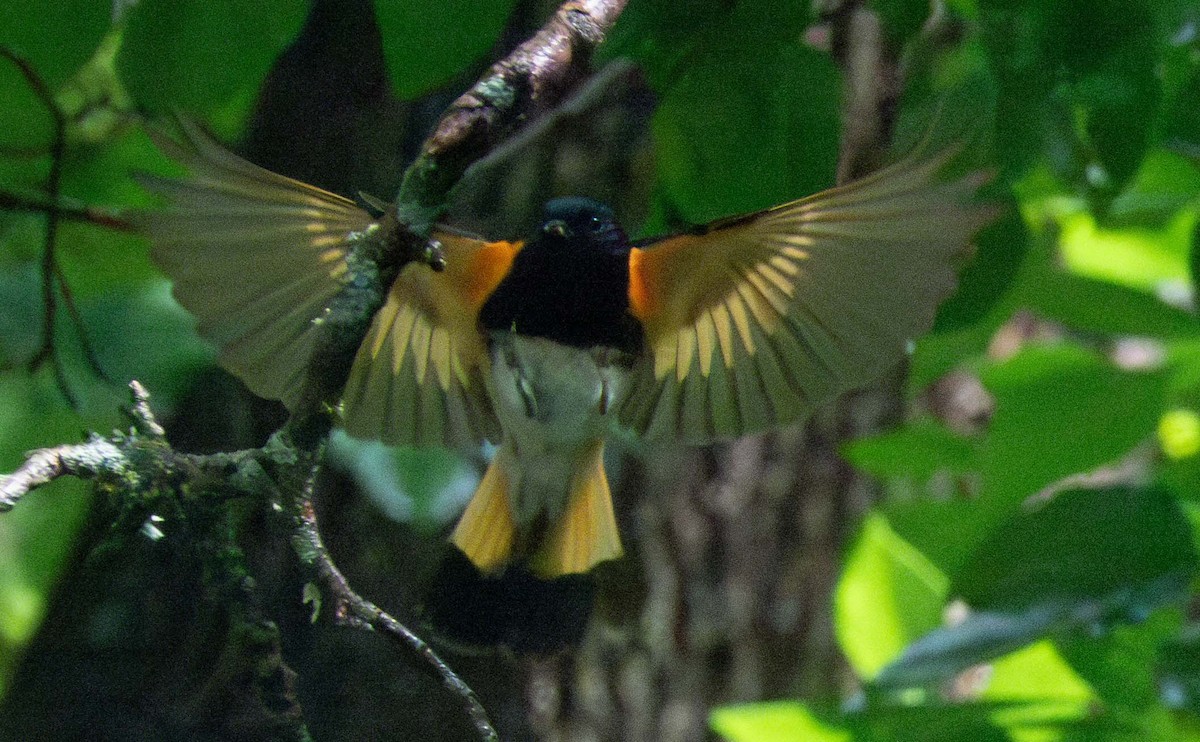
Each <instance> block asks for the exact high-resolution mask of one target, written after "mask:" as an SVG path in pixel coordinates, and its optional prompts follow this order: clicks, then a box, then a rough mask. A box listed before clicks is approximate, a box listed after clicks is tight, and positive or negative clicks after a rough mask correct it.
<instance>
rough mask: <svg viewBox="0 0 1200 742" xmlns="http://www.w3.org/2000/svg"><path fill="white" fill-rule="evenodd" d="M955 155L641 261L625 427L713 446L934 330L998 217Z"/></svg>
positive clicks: (659, 245)
mask: <svg viewBox="0 0 1200 742" xmlns="http://www.w3.org/2000/svg"><path fill="white" fill-rule="evenodd" d="M956 154H957V149H955V148H951V149H949V150H946V151H943V152H941V153H938V154H936V155H933V156H931V157H925V156H923V155H920V154H918V155H916V156H914V157H911V158H909V159H907V160H905V161H902V162H900V163H898V164H896V165H893V166H891V167H888V168H885V169H883V170H881V171H879V172H877V173H874V174H872V175H869V176H867V177H865V178H863V179H861V180H859V181H856V182H853V183H849V184H846V185H844V186H839V187H837V188H832V189H830V190H827V191H824V192H822V193H819V194H816V195H814V196H810V197H808V198H804V199H800V200H798V201H793V202H791V203H787V204H783V205H781V206H777V207H774V208H772V209H768V210H766V211H763V212H760V213H758V214H755V215H752V216H748V217H737V218H733V219H728V220H723V221H721V222H718V223H716V224H714V225H711V226H710V227H709V228H707V229H706V230H703V231H702V232H700V233H699V234H688V235H679V236H675V237H668V238H665V239H662V240H659V241H657V242H654V243H651V244H649V245H647V246H646V247H644V248H635V249H634V250H633V253H632V254H631V256H630V289H629V300H630V307H631V311H632V313H633V314H634V316H636V317H637V318H638V320H640V321H641V322H642V325H643V327H644V329H645V333H646V347H647V352H646V353H645V354H644V356H643V357H642V358H641V359H639V361H638V362H637V364H636V366H635V368H634V370H633V375H632V378H631V381H630V383H629V385H628V386H627V390H628V391H627V393H626V395H625V397H624V398H623V400H622V401H621V402H620V406H619V410H618V414H619V415H620V419H621V421H622V423H623V424H624V425H626V426H628V427H630V428H631V429H633V430H634V431H635V432H637V433H639V434H641V435H643V436H645V437H647V438H651V439H654V438H670V439H682V440H685V441H690V442H704V441H708V440H712V439H714V438H722V437H731V436H737V435H744V434H747V433H754V432H758V431H761V430H764V429H766V428H768V427H772V426H776V425H783V424H787V423H791V422H795V421H797V420H800V419H801V418H802V417H803V416H804V415H805V414H806V413H807V412H808V411H809V410H810V409H811V408H812V407H813V406H814V405H816V404H819V403H820V402H821V401H823V400H826V399H828V398H830V397H832V396H834V395H836V394H839V393H841V392H843V391H846V390H848V389H851V388H853V387H855V386H859V385H861V384H863V383H865V382H867V381H869V380H870V379H872V378H874V377H875V376H877V375H879V374H880V373H882V372H883V370H884V369H885V368H886V367H887V366H888V365H889V364H892V363H895V361H896V360H897V359H898V358H899V357H900V356H901V355H903V353H904V351H905V347H906V345H907V343H908V342H909V341H910V340H911V339H913V338H915V337H916V336H917V335H919V334H921V333H923V332H925V331H927V330H928V329H929V327H930V326H931V324H932V322H933V317H934V312H935V310H936V308H937V305H938V304H939V303H940V302H941V300H942V299H944V298H945V297H946V296H948V295H949V294H950V293H951V292H952V291H953V289H954V286H955V279H956V269H957V267H958V265H959V264H960V262H961V261H962V259H963V258H964V257H965V256H966V255H967V253H968V251H969V242H970V240H971V238H972V236H973V235H974V233H975V232H976V231H977V230H978V229H979V228H980V227H982V226H983V225H984V224H986V223H987V222H988V221H990V220H991V219H992V218H993V217H994V215H995V209H994V208H992V207H990V206H982V205H974V204H972V203H971V199H972V197H973V195H974V193H975V191H976V190H977V189H978V187H979V185H980V184H981V183H982V182H983V180H982V177H981V176H980V175H978V174H975V175H970V176H967V177H965V178H960V179H957V180H949V181H946V182H941V181H940V180H939V174H940V173H941V172H942V170H943V169H944V168H945V166H946V165H947V163H948V162H949V161H950V160H951V159H952V158H953V157H954V156H955V155H956Z"/></svg>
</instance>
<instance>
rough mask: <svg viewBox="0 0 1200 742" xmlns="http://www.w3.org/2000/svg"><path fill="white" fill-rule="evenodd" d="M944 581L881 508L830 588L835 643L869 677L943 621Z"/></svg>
mask: <svg viewBox="0 0 1200 742" xmlns="http://www.w3.org/2000/svg"><path fill="white" fill-rule="evenodd" d="M947 584H948V581H947V579H946V577H945V575H943V574H942V573H941V572H940V571H939V570H938V569H937V567H935V566H934V565H933V564H931V563H930V562H929V560H928V559H926V558H925V556H924V555H922V554H921V553H920V552H919V551H917V550H916V549H914V548H913V547H912V545H911V544H909V543H907V542H906V541H904V540H903V539H902V538H900V537H899V536H897V535H896V533H895V532H894V531H893V530H892V529H891V528H890V527H889V526H888V523H887V520H886V519H885V518H884V517H883V515H881V514H879V513H871V514H870V515H868V516H867V519H866V521H865V522H864V523H863V527H862V531H861V532H860V533H859V535H858V539H857V540H856V541H855V543H854V546H852V547H851V549H850V553H849V555H848V556H847V558H846V566H845V568H844V570H843V571H842V575H841V577H840V578H839V580H838V584H837V588H836V589H835V591H834V599H833V600H834V626H835V630H836V632H837V637H838V644H839V645H840V646H841V648H842V651H843V652H845V653H846V658H847V659H848V660H849V661H850V665H851V666H852V667H853V668H854V670H855V672H856V673H858V675H859V676H860V677H864V678H870V677H872V676H874V675H875V673H877V672H878V671H879V669H880V668H881V667H883V666H884V665H885V664H886V663H887V662H888V661H889V660H891V659H892V658H893V657H895V656H896V655H897V654H898V653H899V652H900V651H901V650H902V649H903V648H904V647H905V645H907V644H908V643H909V642H911V641H912V640H913V639H915V638H916V637H918V636H920V635H921V634H923V633H924V632H926V631H929V630H930V629H932V628H934V627H936V626H937V625H938V624H939V623H941V617H942V604H943V602H944V601H945V597H946V587H947Z"/></svg>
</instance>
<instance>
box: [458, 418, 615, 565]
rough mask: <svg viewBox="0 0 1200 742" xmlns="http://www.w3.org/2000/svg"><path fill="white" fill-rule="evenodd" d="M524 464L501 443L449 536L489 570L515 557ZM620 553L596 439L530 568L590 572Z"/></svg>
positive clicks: (582, 455)
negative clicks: (517, 499)
mask: <svg viewBox="0 0 1200 742" xmlns="http://www.w3.org/2000/svg"><path fill="white" fill-rule="evenodd" d="M524 465H525V464H524V463H523V462H522V461H521V460H520V459H518V457H517V456H516V453H515V451H514V450H513V448H512V447H511V445H510V444H509V443H507V442H506V443H505V444H504V445H502V446H501V447H500V449H499V450H498V451H497V452H496V456H495V457H494V458H493V459H492V463H491V465H490V466H488V470H487V473H485V474H484V476H483V480H482V481H481V482H480V483H479V489H477V490H476V492H475V496H474V497H473V498H472V499H471V502H470V504H468V505H467V509H466V511H465V512H464V513H463V515H462V518H461V519H460V520H459V521H458V525H457V526H456V527H455V529H454V533H453V535H452V536H451V537H450V540H451V542H453V544H454V545H455V546H457V547H458V548H459V550H461V551H462V552H463V553H464V554H466V556H467V558H468V559H470V560H471V563H472V564H474V565H475V567H476V568H477V569H479V571H480V572H483V573H484V574H490V573H495V572H498V571H500V570H501V569H502V568H504V567H505V566H506V565H507V564H508V563H509V562H511V561H513V559H514V558H515V556H516V554H514V546H515V544H516V543H517V522H516V518H515V517H514V512H515V507H514V504H515V500H516V497H517V494H518V493H519V492H520V491H521V486H522V480H523V479H525V478H526V477H525V476H524V475H525V472H524V471H523V466H524ZM531 484H532V483H531ZM620 556H621V538H620V535H619V534H618V532H617V521H616V517H615V516H614V514H613V505H612V494H611V492H610V491H609V488H608V478H607V477H606V476H605V474H604V442H603V441H595V442H593V443H591V444H589V445H588V446H587V447H585V448H584V449H583V451H582V452H581V453H580V454H579V456H578V457H577V458H576V460H575V462H574V466H573V472H572V474H571V477H570V482H569V484H568V489H567V496H566V507H565V509H564V510H563V512H562V513H561V514H560V515H559V516H558V517H557V518H555V519H554V520H553V521H552V522H551V523H550V524H549V527H548V529H547V531H546V534H545V537H544V539H543V541H542V543H541V544H540V545H539V546H538V547H537V548H536V549H535V550H534V552H533V554H532V556H531V557H530V559H529V567H530V568H531V569H532V570H533V572H534V573H535V574H537V575H538V576H539V577H542V578H544V579H553V578H555V577H562V576H564V575H572V574H581V573H584V572H588V571H589V570H591V569H592V567H594V566H596V565H597V564H599V563H600V562H603V561H606V560H609V559H616V558H618V557H620Z"/></svg>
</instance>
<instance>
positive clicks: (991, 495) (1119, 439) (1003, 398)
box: [981, 344, 1166, 513]
mask: <svg viewBox="0 0 1200 742" xmlns="http://www.w3.org/2000/svg"><path fill="white" fill-rule="evenodd" d="M981 378H982V381H983V383H984V385H985V386H986V387H987V388H988V390H989V391H990V392H991V393H992V395H993V397H994V398H995V405H996V407H995V409H996V412H995V414H994V416H993V417H992V421H991V426H990V428H989V430H988V434H987V437H986V439H985V441H984V443H983V455H982V456H981V459H982V462H983V495H984V499H985V502H984V503H983V505H984V506H986V507H987V508H989V509H991V510H992V511H993V512H996V513H1005V512H1007V511H1008V509H1009V508H1011V507H1012V506H1013V505H1015V504H1016V503H1018V502H1020V501H1022V500H1024V499H1025V498H1027V497H1029V496H1031V495H1033V494H1036V493H1037V492H1038V491H1039V490H1041V489H1042V488H1043V487H1045V486H1046V485H1048V484H1050V483H1052V482H1055V481H1057V480H1059V479H1061V478H1062V477H1065V476H1067V475H1070V474H1075V473H1078V472H1085V471H1089V470H1091V469H1093V468H1095V467H1097V466H1100V465H1102V464H1106V463H1109V462H1112V461H1113V460H1115V459H1117V458H1118V457H1120V456H1122V455H1124V454H1125V453H1127V452H1128V451H1129V450H1130V449H1131V448H1132V447H1133V446H1135V445H1137V444H1138V443H1139V442H1141V441H1142V440H1145V439H1146V438H1147V437H1149V436H1150V435H1152V434H1153V432H1154V430H1155V426H1156V425H1157V423H1158V415H1159V412H1160V411H1161V409H1162V403H1163V394H1164V390H1165V382H1166V375H1165V374H1164V373H1162V372H1157V371H1154V372H1150V371H1140V372H1131V371H1122V370H1120V369H1118V368H1116V367H1115V366H1113V365H1112V364H1110V363H1108V362H1107V361H1106V360H1104V359H1103V358H1101V357H1100V356H1098V355H1096V354H1094V353H1092V352H1090V351H1087V350H1084V349H1082V348H1079V347H1075V346H1072V345H1067V344H1060V345H1051V346H1034V347H1030V348H1028V349H1026V350H1024V351H1022V352H1021V353H1020V354H1018V355H1016V356H1014V357H1013V358H1011V359H1009V360H1008V361H1005V362H1004V363H1000V364H997V365H995V366H992V367H990V368H987V369H985V370H984V372H983V374H982V377H981Z"/></svg>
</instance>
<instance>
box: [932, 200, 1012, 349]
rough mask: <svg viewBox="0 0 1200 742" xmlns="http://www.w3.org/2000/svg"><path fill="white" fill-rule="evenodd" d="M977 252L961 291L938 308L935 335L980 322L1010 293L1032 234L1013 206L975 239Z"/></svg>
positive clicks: (966, 270)
mask: <svg viewBox="0 0 1200 742" xmlns="http://www.w3.org/2000/svg"><path fill="white" fill-rule="evenodd" d="M974 244H975V248H976V253H975V256H974V257H973V258H971V261H970V262H969V263H967V266H966V268H964V269H963V271H962V273H960V274H959V286H958V291H957V292H955V294H954V295H953V296H951V297H950V299H948V300H947V301H946V302H945V303H943V304H942V306H941V307H940V308H939V309H938V314H937V322H936V323H935V324H934V327H933V329H934V332H936V333H945V332H951V331H954V330H958V329H961V328H964V327H968V326H970V325H973V324H976V323H979V322H981V321H982V320H983V319H984V318H985V317H986V316H987V315H988V313H989V312H991V311H993V309H995V308H996V306H997V305H998V303H999V302H1000V301H1001V299H1002V298H1003V297H1004V295H1005V294H1006V293H1007V292H1008V291H1010V290H1011V289H1012V287H1013V284H1014V283H1015V282H1016V280H1017V277H1018V276H1019V275H1020V273H1021V266H1022V264H1023V263H1024V261H1025V256H1026V254H1027V253H1028V251H1029V232H1028V230H1027V229H1026V228H1025V222H1024V220H1022V219H1021V215H1020V213H1018V211H1017V209H1016V208H1015V207H1014V206H1012V205H1011V204H1010V205H1009V207H1008V210H1007V211H1006V212H1005V213H1003V214H1002V215H1001V216H1000V218H999V219H997V220H996V221H995V222H993V223H992V224H990V225H988V226H987V227H985V228H984V229H983V230H982V231H981V232H980V233H979V234H978V235H977V236H976V238H975V243H974Z"/></svg>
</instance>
